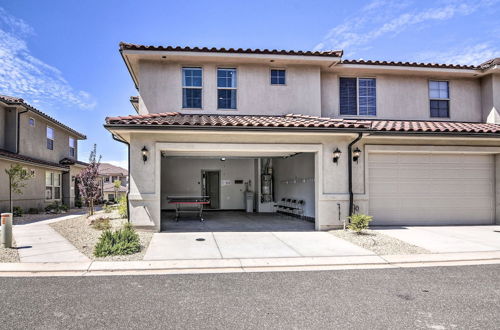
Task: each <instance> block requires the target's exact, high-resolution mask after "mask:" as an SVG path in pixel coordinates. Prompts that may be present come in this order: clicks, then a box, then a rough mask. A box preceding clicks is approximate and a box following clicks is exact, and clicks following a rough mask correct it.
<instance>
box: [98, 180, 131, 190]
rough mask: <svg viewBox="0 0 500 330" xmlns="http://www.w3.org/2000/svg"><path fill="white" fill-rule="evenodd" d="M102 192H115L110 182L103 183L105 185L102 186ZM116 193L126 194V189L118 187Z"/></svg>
mask: <svg viewBox="0 0 500 330" xmlns="http://www.w3.org/2000/svg"><path fill="white" fill-rule="evenodd" d="M102 190H103V191H106V192H109V191H111V192H114V191H115V186H114V184H113V183H111V182H110V183H105V184H103V185H102ZM118 192H127V187H124V186H120V187H119V188H118Z"/></svg>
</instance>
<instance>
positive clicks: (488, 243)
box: [373, 226, 500, 253]
mask: <svg viewBox="0 0 500 330" xmlns="http://www.w3.org/2000/svg"><path fill="white" fill-rule="evenodd" d="M373 229H375V230H376V231H378V232H380V233H382V234H385V235H388V236H392V237H394V238H397V239H399V240H401V241H404V242H406V243H409V244H412V245H416V246H419V247H421V248H424V249H427V250H429V251H430V252H433V253H446V252H479V251H500V226H409V227H374V228H373Z"/></svg>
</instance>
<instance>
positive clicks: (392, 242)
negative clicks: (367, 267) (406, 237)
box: [330, 229, 430, 255]
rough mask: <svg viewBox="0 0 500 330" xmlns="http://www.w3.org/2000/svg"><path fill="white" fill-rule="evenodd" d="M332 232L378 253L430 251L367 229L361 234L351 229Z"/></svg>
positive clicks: (418, 252)
mask: <svg viewBox="0 0 500 330" xmlns="http://www.w3.org/2000/svg"><path fill="white" fill-rule="evenodd" d="M330 233H331V234H333V235H335V236H337V237H339V238H342V239H345V240H346V241H349V242H351V243H354V244H356V245H359V246H361V247H362V248H365V249H367V250H370V251H373V252H375V253H376V254H378V255H387V254H420V253H430V251H427V250H426V249H423V248H421V247H418V246H414V245H411V244H408V243H406V242H403V241H401V240H399V239H396V238H393V237H390V236H387V235H384V234H381V233H378V232H376V231H373V230H369V229H365V230H363V232H362V233H361V234H356V233H355V232H353V231H350V230H342V229H339V230H332V231H330Z"/></svg>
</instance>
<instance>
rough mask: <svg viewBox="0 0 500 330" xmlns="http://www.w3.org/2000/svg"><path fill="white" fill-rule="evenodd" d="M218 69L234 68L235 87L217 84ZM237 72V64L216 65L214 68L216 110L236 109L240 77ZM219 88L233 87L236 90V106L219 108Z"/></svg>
mask: <svg viewBox="0 0 500 330" xmlns="http://www.w3.org/2000/svg"><path fill="white" fill-rule="evenodd" d="M219 69H234V70H236V87H219V86H218V85H219V84H218V75H217V74H218V72H219ZM238 72H239V68H238V67H237V66H218V67H216V68H215V86H216V87H217V92H216V95H215V97H216V102H217V103H216V105H217V110H220V111H235V110H238V108H239V107H238V103H239V97H238V86H239V85H240V84H239V81H238V80H239V77H240V74H239V73H238ZM219 89H234V90H235V91H236V108H234V109H233V108H229V109H228V108H219Z"/></svg>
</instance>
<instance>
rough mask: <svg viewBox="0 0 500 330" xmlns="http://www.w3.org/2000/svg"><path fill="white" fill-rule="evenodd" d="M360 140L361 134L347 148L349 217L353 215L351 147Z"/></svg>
mask: <svg viewBox="0 0 500 330" xmlns="http://www.w3.org/2000/svg"><path fill="white" fill-rule="evenodd" d="M362 138H363V133H358V137H357V138H355V139H354V140H353V141H352V142H351V143H349V146H348V147H347V157H348V159H347V162H348V165H347V170H348V177H349V216H351V215H353V213H354V193H353V191H352V146H353V145H354V144H355V143H356V142H358V141H359V140H361V139H362Z"/></svg>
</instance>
